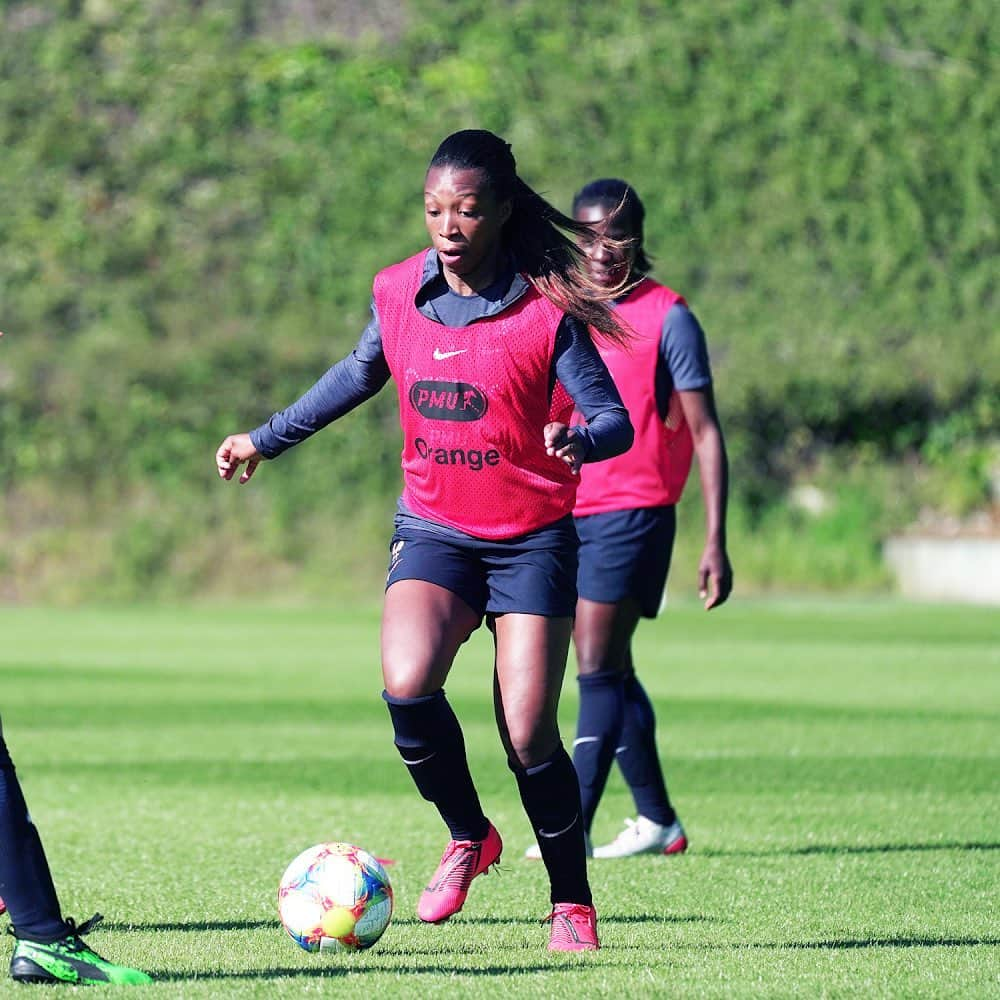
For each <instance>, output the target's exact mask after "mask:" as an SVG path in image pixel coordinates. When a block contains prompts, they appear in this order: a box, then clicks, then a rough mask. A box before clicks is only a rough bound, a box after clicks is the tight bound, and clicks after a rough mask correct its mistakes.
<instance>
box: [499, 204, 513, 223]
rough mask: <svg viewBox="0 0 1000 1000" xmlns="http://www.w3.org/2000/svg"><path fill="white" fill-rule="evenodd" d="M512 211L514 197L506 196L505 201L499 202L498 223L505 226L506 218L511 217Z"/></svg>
mask: <svg viewBox="0 0 1000 1000" xmlns="http://www.w3.org/2000/svg"><path fill="white" fill-rule="evenodd" d="M513 212H514V199H513V198H508V199H507V200H506V201H502V202H501V203H500V225H501V226H505V225H506V224H507V220H508V219H509V218H510V217H511V215H512V214H513Z"/></svg>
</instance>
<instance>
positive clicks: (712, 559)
mask: <svg viewBox="0 0 1000 1000" xmlns="http://www.w3.org/2000/svg"><path fill="white" fill-rule="evenodd" d="M732 589H733V567H732V566H731V565H730V564H729V556H728V555H726V550H725V548H724V547H723V546H721V545H719V544H717V543H712V542H709V543H708V544H707V545H706V546H705V551H704V552H702V554H701V562H700V563H699V564H698V596H699V597H700V598H701V599H702V600H703V601H704V602H705V610H706V611H711V610H712V608H717V607H718V606H719V605H720V604H725V603H726V598H728V597H729V594H730V593H731V592H732Z"/></svg>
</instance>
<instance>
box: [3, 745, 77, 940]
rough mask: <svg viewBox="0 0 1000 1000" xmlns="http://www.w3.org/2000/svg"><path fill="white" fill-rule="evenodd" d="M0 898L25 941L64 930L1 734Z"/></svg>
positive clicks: (49, 937)
mask: <svg viewBox="0 0 1000 1000" xmlns="http://www.w3.org/2000/svg"><path fill="white" fill-rule="evenodd" d="M0 899H2V900H3V901H4V902H5V903H6V904H7V909H8V911H9V912H10V919H11V920H12V921H13V923H14V933H15V934H16V936H17V937H19V938H26V939H27V940H30V941H42V942H48V941H56V940H58V939H59V938H61V937H63V936H64V935H65V934H66V930H67V928H66V923H65V922H64V921H63V919H62V915H61V912H60V908H59V897H58V896H57V895H56V890H55V886H54V885H53V884H52V873H51V872H50V871H49V863H48V861H47V860H46V858H45V851H44V849H43V848H42V841H41V838H40V837H39V836H38V831H37V830H36V829H35V824H34V823H33V822H32V821H31V816H30V815H29V814H28V807H27V805H26V804H25V801H24V795H23V793H22V792H21V783H20V782H19V781H18V780H17V774H16V773H15V771H14V764H13V761H11V759H10V754H9V753H8V752H7V745H6V744H5V743H4V741H3V737H0Z"/></svg>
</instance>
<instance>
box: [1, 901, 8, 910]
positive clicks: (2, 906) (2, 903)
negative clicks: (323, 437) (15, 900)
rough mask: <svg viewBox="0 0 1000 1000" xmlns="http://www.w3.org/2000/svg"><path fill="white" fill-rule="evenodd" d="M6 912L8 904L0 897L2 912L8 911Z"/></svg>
mask: <svg viewBox="0 0 1000 1000" xmlns="http://www.w3.org/2000/svg"><path fill="white" fill-rule="evenodd" d="M6 912H7V904H6V903H5V902H4V901H3V900H2V899H0V913H6Z"/></svg>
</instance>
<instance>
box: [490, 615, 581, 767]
mask: <svg viewBox="0 0 1000 1000" xmlns="http://www.w3.org/2000/svg"><path fill="white" fill-rule="evenodd" d="M572 627H573V622H572V619H571V618H568V617H566V618H549V617H545V616H542V615H530V614H505V615H499V616H498V617H497V618H496V620H495V622H494V634H495V636H496V672H495V692H494V693H495V698H496V711H497V722H498V725H499V726H500V730H501V734H502V736H503V738H504V743H505V745H506V747H507V751H508V753H509V754H511V755H512V756H513V757H514V758H515V759H516V760H517V761H518V762H519V763H520V764H521V766H522V767H531V766H533V765H535V764H540V763H542V762H543V761H544V760H547V759H548V758H549V757H550V756H551V755H552V754H553V753H554V752H555V750H556V749H557V747H558V745H559V724H558V711H559V695H560V692H561V690H562V682H563V676H564V674H565V672H566V658H567V655H568V653H569V642H570V635H571V632H572Z"/></svg>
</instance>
